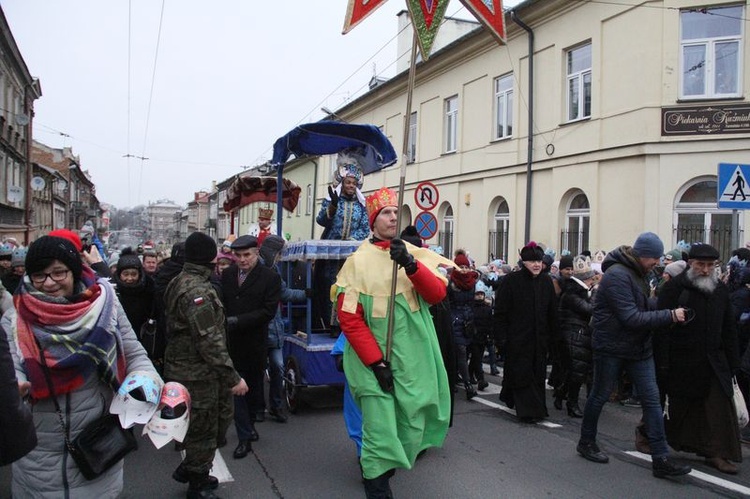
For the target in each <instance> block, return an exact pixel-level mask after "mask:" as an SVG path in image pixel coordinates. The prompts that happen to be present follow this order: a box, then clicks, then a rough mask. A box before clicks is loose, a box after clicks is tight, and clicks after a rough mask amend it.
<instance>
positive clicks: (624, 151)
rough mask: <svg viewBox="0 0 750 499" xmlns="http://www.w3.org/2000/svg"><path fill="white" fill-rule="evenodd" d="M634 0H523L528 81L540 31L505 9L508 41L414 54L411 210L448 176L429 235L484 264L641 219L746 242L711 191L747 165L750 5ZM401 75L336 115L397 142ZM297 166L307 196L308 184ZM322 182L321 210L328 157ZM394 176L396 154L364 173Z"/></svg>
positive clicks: (651, 225) (647, 224)
mask: <svg viewBox="0 0 750 499" xmlns="http://www.w3.org/2000/svg"><path fill="white" fill-rule="evenodd" d="M629 3H631V4H633V5H620V4H617V3H593V2H571V1H569V0H527V1H525V2H522V3H521V4H519V5H518V6H516V7H515V9H514V17H515V18H516V19H518V20H520V21H521V22H522V23H523V24H525V25H526V26H527V27H528V28H529V29H530V30H531V31H532V32H533V36H534V49H533V81H531V87H530V71H529V67H530V60H531V58H530V54H529V33H528V32H527V31H526V30H524V29H522V28H521V27H520V25H519V24H518V23H516V22H514V21H513V20H512V19H511V17H512V16H511V15H510V13H509V14H508V15H506V23H507V27H506V31H507V45H504V46H499V45H498V44H497V43H496V42H495V41H494V40H493V39H492V38H491V36H490V35H489V34H488V33H486V32H484V31H483V30H481V29H474V30H473V31H471V32H469V33H468V34H466V35H463V36H462V37H461V38H459V39H457V40H456V41H455V42H453V43H451V44H448V45H447V46H445V47H444V48H442V49H441V50H439V51H437V52H435V53H433V54H432V55H431V56H430V59H429V60H428V61H427V62H425V63H420V64H419V65H418V66H417V77H416V88H415V90H414V93H413V105H412V116H411V117H410V135H409V137H410V138H409V148H408V155H407V156H408V164H407V167H406V192H405V197H404V200H403V210H402V211H403V213H404V218H405V219H406V220H407V221H412V220H414V217H416V215H417V214H418V213H419V212H420V211H421V209H420V208H419V207H417V205H416V203H415V200H414V191H415V188H416V187H417V185H418V184H419V183H420V182H422V181H430V182H432V183H434V184H435V185H436V186H437V187H438V190H439V202H438V204H437V206H436V207H435V208H434V209H433V210H432V211H431V212H432V213H433V214H434V215H435V216H436V218H437V221H438V226H439V231H438V233H437V234H436V235H435V236H434V237H432V238H430V239H428V240H427V242H428V243H429V244H431V245H440V246H442V247H443V249H444V250H445V252H446V254H449V256H452V254H451V253H452V251H453V250H455V249H456V248H458V247H462V248H466V249H468V250H469V251H470V252H471V254H472V256H473V257H474V258H475V259H476V260H478V261H480V262H482V261H487V260H489V259H491V258H503V259H505V260H510V261H514V260H515V259H516V255H517V253H516V252H517V250H518V248H520V247H522V246H523V245H524V243H525V240H526V239H527V238H529V239H533V240H536V241H538V242H541V243H543V244H544V245H545V246H547V247H551V248H553V249H555V250H556V252H557V254H558V255H559V254H560V253H561V251H562V250H567V251H570V252H572V253H574V254H577V253H579V252H580V251H582V250H590V251H592V253H593V252H595V251H596V250H599V249H603V250H605V251H606V250H610V249H612V248H614V247H616V246H618V245H620V244H631V243H632V241H633V240H634V239H635V237H636V236H637V235H638V234H639V233H640V232H642V231H646V230H650V231H653V232H656V233H657V234H659V236H661V238H662V239H663V240H664V241H665V245H666V246H668V248H667V249H669V248H671V247H672V246H674V245H675V244H676V243H677V242H678V241H680V240H685V241H687V242H696V241H703V242H709V243H712V244H714V245H716V246H718V247H719V248H720V249H721V251H722V256H723V257H724V258H726V257H728V254H729V251H730V250H731V249H732V247H733V245H735V244H744V242H745V240H746V239H748V238H747V237H746V236H745V233H746V230H747V228H748V225H749V224H750V219H749V218H750V217H746V216H745V213H744V211H743V210H739V211H737V212H736V217H737V222H736V223H737V224H738V225H737V229H738V230H733V220H732V218H733V216H735V214H733V211H732V210H731V209H730V210H726V209H718V208H717V207H716V206H717V205H716V201H717V168H718V164H719V163H731V164H750V140H748V139H750V102H748V93H749V91H750V69H749V68H748V66H750V64H748V54H749V53H750V43H748V34H747V33H746V26H747V22H746V21H745V20H746V19H747V17H748V15H749V13H748V7H749V6H750V4H749V3H748V2H747V1H739V2H738V1H734V2H732V1H718V0H714V1H709V2H700V3H699V2H694V1H688V0H682V1H677V0H665V1H633V2H629ZM401 36H405V37H407V39H408V38H411V33H410V32H409V30H405V31H403V32H402V33H401ZM406 80H407V78H406V74H405V73H401V74H399V75H397V76H396V77H394V78H392V79H391V80H389V81H387V82H385V83H382V84H380V85H379V86H377V87H376V88H374V89H373V90H371V91H370V92H368V93H367V94H365V95H364V96H363V97H360V98H359V99H357V100H355V101H353V102H350V103H349V104H347V105H346V106H345V107H343V108H341V109H338V110H336V115H337V116H339V117H341V118H342V119H345V120H347V121H350V122H354V123H372V124H375V125H378V126H381V127H382V129H383V131H384V133H385V134H386V135H387V136H388V137H389V138H390V140H391V141H392V143H393V145H394V147H395V148H396V150H397V151H401V150H402V140H403V139H402V136H403V127H404V114H405V111H406ZM532 105H533V110H532V112H531V118H530V116H529V114H530V113H529V108H530V107H531V106H532ZM529 129H531V130H532V134H531V138H532V142H531V147H529V145H530V144H529ZM529 149H531V157H530V158H529V156H528V152H529ZM321 161H325V158H321ZM324 164H325V163H324ZM529 169H530V170H531V182H530V189H529V185H528V184H527V180H528V176H527V171H528V170H529ZM285 175H286V174H285ZM290 178H292V179H293V180H295V181H297V182H298V183H299V184H300V185H301V186H303V196H304V187H305V185H306V184H305V183H303V182H301V181H300V180H296V179H294V178H293V177H292V176H291V175H290ZM316 178H317V188H316V189H314V191H315V192H316V199H317V202H316V210H313V211H314V212H315V211H317V207H319V206H320V202H321V200H322V197H323V196H324V195H325V192H326V185H327V184H328V182H329V181H330V168H326V167H323V168H318V172H317V175H316ZM748 180H750V179H748ZM398 182H399V167H398V166H392V167H390V168H388V169H386V170H384V171H382V172H379V173H375V174H372V175H369V176H368V177H366V179H365V186H364V190H365V191H366V193H368V192H372V191H373V190H375V189H377V188H379V187H381V186H383V185H386V186H390V187H393V188H397V187H398ZM527 189H529V191H528V192H529V193H530V195H527ZM746 194H748V200H750V188H746ZM527 203H528V204H527ZM527 214H530V216H529V217H527ZM527 224H528V225H527ZM527 232H528V234H527ZM315 235H316V236H319V235H320V229H317V232H316V234H315Z"/></svg>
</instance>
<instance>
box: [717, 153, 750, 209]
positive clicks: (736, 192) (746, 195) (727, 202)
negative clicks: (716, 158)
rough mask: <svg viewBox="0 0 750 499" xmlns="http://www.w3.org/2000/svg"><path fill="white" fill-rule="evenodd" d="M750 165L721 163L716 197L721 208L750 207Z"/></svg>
mask: <svg viewBox="0 0 750 499" xmlns="http://www.w3.org/2000/svg"><path fill="white" fill-rule="evenodd" d="M748 179H750V165H740V164H738V163H719V182H718V184H717V187H718V192H717V193H716V199H717V201H718V207H719V208H731V209H733V210H747V209H750V186H749V185H748V183H747V181H748Z"/></svg>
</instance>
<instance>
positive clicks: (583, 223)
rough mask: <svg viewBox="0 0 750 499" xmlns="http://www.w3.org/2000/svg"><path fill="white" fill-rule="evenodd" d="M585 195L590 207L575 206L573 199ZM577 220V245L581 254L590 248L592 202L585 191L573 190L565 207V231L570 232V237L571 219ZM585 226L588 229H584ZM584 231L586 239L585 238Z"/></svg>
mask: <svg viewBox="0 0 750 499" xmlns="http://www.w3.org/2000/svg"><path fill="white" fill-rule="evenodd" d="M578 196H583V197H584V198H586V203H587V204H588V205H589V207H588V208H573V207H572V206H573V201H574V200H575V199H576V198H577V197H578ZM572 220H576V221H577V222H578V223H577V225H578V236H577V237H576V245H577V248H576V249H577V254H580V252H581V251H583V250H584V249H588V246H589V241H590V237H591V233H590V231H591V202H590V201H589V197H588V196H587V195H586V193H585V192H583V191H575V192H573V193H572V194H571V195H570V197H569V198H568V202H567V205H566V208H565V232H566V233H567V234H568V237H570V227H571V223H570V222H571V221H572ZM584 227H587V228H588V230H586V231H584V229H583V228H584ZM584 232H585V237H586V240H584ZM561 249H567V250H570V251H571V252H572V250H571V248H561Z"/></svg>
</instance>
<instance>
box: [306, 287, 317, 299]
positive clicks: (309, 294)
mask: <svg viewBox="0 0 750 499" xmlns="http://www.w3.org/2000/svg"><path fill="white" fill-rule="evenodd" d="M313 294H315V290H314V289H313V288H306V289H305V298H312V297H313Z"/></svg>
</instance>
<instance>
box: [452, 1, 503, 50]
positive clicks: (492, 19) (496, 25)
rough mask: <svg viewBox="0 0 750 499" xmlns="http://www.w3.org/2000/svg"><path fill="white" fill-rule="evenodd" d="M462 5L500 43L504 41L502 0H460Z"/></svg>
mask: <svg viewBox="0 0 750 499" xmlns="http://www.w3.org/2000/svg"><path fill="white" fill-rule="evenodd" d="M461 3H462V4H464V7H466V8H467V9H469V11H470V12H471V13H472V14H474V17H476V18H477V19H478V20H479V22H481V23H482V24H483V25H484V27H485V28H487V29H488V30H490V33H492V35H493V36H494V37H495V38H496V39H497V40H498V41H499V42H500V43H501V44H504V43H505V17H504V16H503V0H461Z"/></svg>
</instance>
